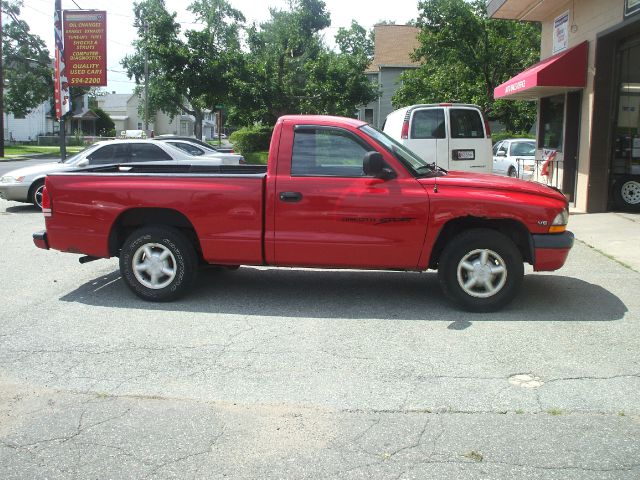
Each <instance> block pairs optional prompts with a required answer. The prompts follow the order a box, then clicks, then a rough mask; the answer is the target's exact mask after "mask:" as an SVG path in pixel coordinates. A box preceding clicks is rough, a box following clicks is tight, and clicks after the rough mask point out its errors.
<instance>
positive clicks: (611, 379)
mask: <svg viewBox="0 0 640 480" xmlns="http://www.w3.org/2000/svg"><path fill="white" fill-rule="evenodd" d="M43 227H44V222H43V218H42V216H41V214H39V213H38V212H36V211H35V209H33V208H32V207H30V206H28V205H20V204H17V203H11V202H6V201H3V200H0V233H1V235H0V251H1V252H2V253H1V254H0V255H2V256H1V261H0V278H1V279H2V280H1V281H2V297H1V298H0V301H1V303H2V314H1V315H0V419H1V420H0V478H3V479H34V478H49V479H77V478H83V479H85V478H118V479H140V478H157V479H168V478H179V479H185V478H194V479H200V478H215V479H218V478H220V479H222V478H230V479H255V478H260V479H271V478H273V479H283V478H286V479H289V478H291V479H293V478H295V479H300V478H304V479H322V478H326V479H334V478H344V479H388V478H398V479H428V478H433V479H456V480H459V479H480V478H482V479H484V478H491V479H494V478H495V479H516V478H517V479H525V478H526V479H549V480H550V479H563V480H564V479H579V480H606V479H631V478H638V477H640V395H638V392H639V391H640V360H639V359H640V355H639V353H638V345H640V335H639V331H640V329H639V323H640V295H638V291H640V274H639V273H637V272H634V271H632V270H630V269H627V268H625V267H624V266H622V265H620V264H618V263H616V262H614V261H612V260H611V259H609V258H607V257H605V256H604V255H602V254H600V253H598V252H597V251H595V250H593V249H591V248H588V247H587V246H586V245H584V244H582V243H580V242H578V243H577V244H576V246H575V247H574V250H573V251H572V253H571V256H570V258H569V261H568V263H567V265H566V266H565V267H564V268H563V269H562V270H560V271H558V272H556V273H554V274H535V273H532V272H531V271H530V269H528V270H527V275H526V277H525V280H524V284H523V289H522V293H521V294H520V296H519V297H518V298H517V300H516V301H515V302H514V304H512V305H511V306H509V307H508V308H507V309H505V310H504V311H502V312H499V313H493V314H467V313H462V312H459V311H458V310H456V309H454V308H453V307H452V306H451V305H450V304H449V303H448V302H447V301H446V300H445V299H444V298H442V296H441V294H440V290H439V288H438V282H437V279H436V276H435V274H434V273H422V274H418V273H390V272H353V271H328V272H327V271H305V270H301V269H269V268H250V267H243V268H241V269H239V270H237V271H227V270H217V269H211V270H207V271H204V272H202V274H201V276H200V279H199V284H198V287H197V288H196V289H195V290H194V291H193V292H192V293H191V294H190V295H188V296H187V297H186V298H184V299H182V300H180V301H177V302H175V303H167V304H152V303H145V302H143V301H141V300H139V299H137V298H136V297H134V296H133V295H132V294H131V293H130V292H129V291H128V290H127V288H126V287H125V285H124V284H123V282H122V281H121V279H120V277H119V274H118V270H117V260H116V259H113V260H100V261H96V262H92V263H88V264H85V265H80V264H79V263H78V261H77V256H75V255H71V254H63V253H60V252H55V251H44V250H38V249H36V248H35V247H34V246H33V245H32V243H31V238H30V236H31V233H32V232H33V231H36V230H40V229H42V228H43Z"/></svg>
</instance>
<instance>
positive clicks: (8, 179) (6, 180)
mask: <svg viewBox="0 0 640 480" xmlns="http://www.w3.org/2000/svg"><path fill="white" fill-rule="evenodd" d="M23 180H24V176H22V177H11V176H9V175H5V176H4V177H2V178H0V183H22V181H23Z"/></svg>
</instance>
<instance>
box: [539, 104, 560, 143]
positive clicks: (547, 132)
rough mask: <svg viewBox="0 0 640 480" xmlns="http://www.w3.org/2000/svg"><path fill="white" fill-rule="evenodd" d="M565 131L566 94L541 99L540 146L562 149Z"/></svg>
mask: <svg viewBox="0 0 640 480" xmlns="http://www.w3.org/2000/svg"><path fill="white" fill-rule="evenodd" d="M563 133H564V95H556V96H555V97H545V98H541V99H540V135H539V138H538V147H539V148H549V149H553V150H558V151H560V152H561V151H562V137H563Z"/></svg>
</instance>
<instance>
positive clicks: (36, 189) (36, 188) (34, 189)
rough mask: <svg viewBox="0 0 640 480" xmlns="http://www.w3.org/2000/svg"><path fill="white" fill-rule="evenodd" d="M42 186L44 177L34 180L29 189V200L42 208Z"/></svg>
mask: <svg viewBox="0 0 640 480" xmlns="http://www.w3.org/2000/svg"><path fill="white" fill-rule="evenodd" d="M43 188H44V178H41V179H40V180H36V181H35V182H33V185H31V188H30V189H29V202H31V203H33V205H34V206H35V207H36V208H39V209H40V210H42V189H43Z"/></svg>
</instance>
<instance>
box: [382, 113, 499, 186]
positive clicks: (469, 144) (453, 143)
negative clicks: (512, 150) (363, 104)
mask: <svg viewBox="0 0 640 480" xmlns="http://www.w3.org/2000/svg"><path fill="white" fill-rule="evenodd" d="M382 130H383V132H384V133H386V134H387V135H389V136H390V137H391V138H393V139H394V140H396V141H398V142H400V143H401V144H402V145H404V146H405V147H407V148H408V149H409V150H411V151H412V152H414V153H416V154H417V155H418V156H419V157H420V158H422V159H423V160H424V161H425V162H427V163H432V162H435V163H436V165H438V166H439V167H442V168H444V169H447V170H466V171H470V172H478V173H491V163H492V162H491V132H490V131H489V124H488V123H487V122H486V119H485V118H484V116H483V115H482V112H481V111H480V107H478V106H477V105H467V104H462V103H439V104H429V105H411V106H409V107H404V108H401V109H399V110H396V111H395V112H391V113H390V114H389V115H387V119H386V120H385V122H384V125H383V126H382Z"/></svg>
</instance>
